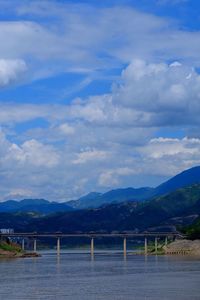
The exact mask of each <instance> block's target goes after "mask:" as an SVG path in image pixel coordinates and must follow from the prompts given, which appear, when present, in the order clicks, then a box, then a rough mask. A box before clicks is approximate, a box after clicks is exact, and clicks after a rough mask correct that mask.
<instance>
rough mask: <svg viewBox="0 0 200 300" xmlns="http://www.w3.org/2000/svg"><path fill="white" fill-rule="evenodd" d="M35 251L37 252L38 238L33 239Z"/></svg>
mask: <svg viewBox="0 0 200 300" xmlns="http://www.w3.org/2000/svg"><path fill="white" fill-rule="evenodd" d="M33 251H34V252H37V240H36V239H34V240H33Z"/></svg>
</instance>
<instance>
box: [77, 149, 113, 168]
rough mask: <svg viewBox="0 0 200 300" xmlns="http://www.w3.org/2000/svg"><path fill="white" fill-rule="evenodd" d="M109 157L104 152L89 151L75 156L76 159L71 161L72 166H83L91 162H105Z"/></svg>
mask: <svg viewBox="0 0 200 300" xmlns="http://www.w3.org/2000/svg"><path fill="white" fill-rule="evenodd" d="M108 156H109V154H108V153H106V151H101V150H96V149H91V150H86V151H83V152H81V153H78V154H77V158H76V159H75V160H74V161H73V164H85V163H87V162H91V161H99V160H100V161H101V160H105V159H106V158H107V157H108Z"/></svg>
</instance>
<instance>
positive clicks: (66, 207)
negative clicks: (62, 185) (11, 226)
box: [0, 166, 200, 215]
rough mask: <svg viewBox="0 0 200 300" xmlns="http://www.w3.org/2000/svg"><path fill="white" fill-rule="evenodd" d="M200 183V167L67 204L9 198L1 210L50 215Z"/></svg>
mask: <svg viewBox="0 0 200 300" xmlns="http://www.w3.org/2000/svg"><path fill="white" fill-rule="evenodd" d="M195 183H200V166H197V167H194V168H191V169H188V170H186V171H184V172H182V173H180V174H178V175H176V176H175V177H172V178H171V179H169V180H168V181H166V182H164V183H162V184H161V185H159V186H158V187H156V188H150V187H142V188H137V189H136V188H132V187H129V188H121V189H115V190H111V191H108V192H106V193H104V194H101V193H97V192H93V193H89V194H88V195H85V196H83V197H81V198H79V199H78V200H72V201H68V202H64V203H58V202H49V201H47V200H44V199H25V200H22V201H15V200H9V201H5V202H1V203H0V212H19V211H20V212H35V213H39V214H45V215H47V214H50V213H53V212H55V213H56V212H63V211H70V210H77V209H78V210H80V209H88V208H98V207H101V206H102V205H108V204H112V203H121V202H124V201H134V202H135V201H137V202H141V201H144V200H148V199H152V198H155V197H158V196H161V195H165V194H167V193H170V192H173V191H175V190H177V189H179V188H182V187H185V186H188V185H191V184H195Z"/></svg>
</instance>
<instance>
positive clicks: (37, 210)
mask: <svg viewBox="0 0 200 300" xmlns="http://www.w3.org/2000/svg"><path fill="white" fill-rule="evenodd" d="M133 193H134V195H136V194H137V196H138V197H135V198H134V197H132V196H131V195H133ZM148 193H149V196H148V197H149V198H148V197H147V194H148ZM109 195H110V196H109ZM101 197H103V205H102V201H100V200H99V199H102V198H101ZM96 199H98V201H97V200H96ZM105 200H107V201H105ZM111 200H112V201H111ZM144 200H145V201H144ZM76 201H77V202H76ZM76 201H73V202H72V201H71V203H74V204H73V207H72V206H70V202H66V203H56V202H48V201H46V200H43V199H40V200H33V199H30V200H22V201H20V202H17V204H16V201H6V202H3V203H1V204H0V228H8V227H9V228H10V227H11V228H14V229H15V230H16V231H37V232H55V231H61V232H67V233H70V232H90V231H98V232H113V231H136V232H137V231H146V230H150V231H154V230H155V231H174V230H177V229H179V228H184V227H186V228H187V232H189V233H191V232H192V233H194V227H193V224H196V225H194V226H195V228H196V231H195V232H197V235H198V232H199V231H200V225H199V224H200V167H195V168H192V169H189V170H186V171H184V172H182V173H180V174H178V175H177V176H175V177H173V178H172V179H170V180H168V181H167V182H165V183H163V184H162V185H160V186H158V187H157V188H155V189H149V188H141V189H131V188H128V189H118V190H113V191H110V192H108V193H105V194H98V193H91V194H89V195H88V196H85V197H82V198H80V199H79V200H76ZM90 201H91V202H92V203H93V202H95V203H98V205H100V206H99V207H90V208H84V209H80V206H81V205H83V203H84V202H86V204H85V205H89V203H91V202H90ZM109 202H111V203H109ZM34 203H35V204H34ZM75 203H76V204H77V205H76V206H75ZM95 205H97V204H95ZM16 207H17V208H16Z"/></svg>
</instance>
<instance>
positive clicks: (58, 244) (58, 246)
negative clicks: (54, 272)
mask: <svg viewBox="0 0 200 300" xmlns="http://www.w3.org/2000/svg"><path fill="white" fill-rule="evenodd" d="M59 255H60V238H59V237H58V238H57V256H59Z"/></svg>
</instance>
